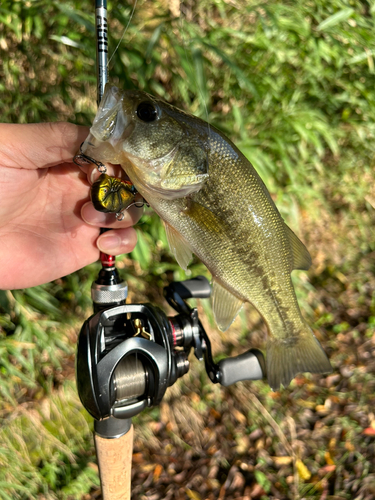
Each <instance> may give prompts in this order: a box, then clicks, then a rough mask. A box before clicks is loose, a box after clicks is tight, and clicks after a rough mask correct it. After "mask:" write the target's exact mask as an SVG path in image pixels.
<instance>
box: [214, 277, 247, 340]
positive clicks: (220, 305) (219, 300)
mask: <svg viewBox="0 0 375 500" xmlns="http://www.w3.org/2000/svg"><path fill="white" fill-rule="evenodd" d="M212 288H213V292H212V310H213V313H214V318H215V321H216V324H217V326H218V327H219V329H220V330H221V331H222V332H225V330H227V329H228V328H229V327H230V325H231V324H232V323H233V321H234V319H235V317H236V316H237V314H238V313H239V311H240V309H241V307H242V304H243V302H244V301H243V300H241V299H239V298H237V297H235V296H234V295H233V294H232V293H230V292H228V290H227V289H226V288H224V287H222V286H221V285H219V283H218V282H217V281H215V280H214V281H213V284H212Z"/></svg>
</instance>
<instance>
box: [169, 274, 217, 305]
mask: <svg viewBox="0 0 375 500" xmlns="http://www.w3.org/2000/svg"><path fill="white" fill-rule="evenodd" d="M173 293H177V294H178V295H179V296H180V297H181V299H183V300H185V299H208V298H209V297H210V296H211V286H210V283H209V281H208V279H207V278H205V277H204V276H197V277H196V278H193V279H191V280H186V281H176V282H173V283H170V284H169V285H168V286H167V287H166V288H165V289H164V294H165V295H168V294H171V295H172V294H173Z"/></svg>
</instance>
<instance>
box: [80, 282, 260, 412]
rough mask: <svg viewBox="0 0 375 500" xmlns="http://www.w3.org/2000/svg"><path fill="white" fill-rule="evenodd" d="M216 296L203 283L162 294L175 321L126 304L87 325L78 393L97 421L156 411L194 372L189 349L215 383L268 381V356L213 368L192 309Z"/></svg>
mask: <svg viewBox="0 0 375 500" xmlns="http://www.w3.org/2000/svg"><path fill="white" fill-rule="evenodd" d="M210 295H211V287H210V284H209V282H208V281H207V279H206V278H204V277H203V276H198V277H197V278H194V279H191V280H188V281H181V282H173V283H171V284H170V285H169V286H167V287H166V288H164V296H165V298H166V300H167V301H168V303H169V304H170V305H171V306H172V307H173V308H174V309H175V311H176V312H177V313H178V314H177V315H176V316H173V317H167V316H166V314H165V313H164V312H163V311H162V310H161V309H160V308H158V307H156V306H153V305H151V304H128V305H116V306H115V307H108V308H106V309H105V308H104V309H102V310H100V311H99V312H97V313H95V314H94V315H93V316H91V317H90V318H89V319H88V320H86V321H85V323H84V324H83V326H82V329H81V332H80V336H79V341H78V354H77V388H78V393H79V396H80V399H81V401H82V404H83V405H84V406H85V408H86V409H87V411H88V412H89V413H90V414H91V415H92V416H93V417H94V418H95V419H96V420H103V419H106V418H107V417H110V416H112V417H115V418H116V419H130V418H131V417H133V416H134V415H137V414H138V413H139V412H141V411H142V410H143V409H144V408H146V407H150V406H155V405H158V404H159V403H160V401H161V400H162V398H163V396H164V394H165V391H166V390H167V388H168V387H170V386H171V385H173V384H174V383H175V382H176V380H177V379H178V378H180V377H182V376H183V375H184V374H185V373H187V372H188V370H189V360H188V355H189V353H190V351H191V349H194V353H195V356H196V357H197V358H198V360H202V359H204V362H205V367H206V371H207V374H208V376H209V378H210V380H211V381H212V382H213V383H220V384H221V385H223V386H228V385H231V384H234V383H235V382H239V381H240V380H258V379H261V378H263V377H264V375H265V363H264V357H263V354H262V353H261V352H260V351H259V350H257V349H250V350H249V351H247V352H245V353H244V354H241V355H239V356H237V357H235V358H227V359H224V360H221V361H220V362H219V363H214V361H213V359H212V353H211V344H210V340H209V338H208V336H207V333H206V332H205V330H204V328H203V326H202V324H201V322H200V321H199V318H198V311H197V309H195V308H191V307H190V306H189V305H188V304H187V302H186V299H189V298H208V297H209V296H210Z"/></svg>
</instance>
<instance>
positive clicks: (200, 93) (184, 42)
mask: <svg viewBox="0 0 375 500" xmlns="http://www.w3.org/2000/svg"><path fill="white" fill-rule="evenodd" d="M181 6H184V2H183V1H182V2H181ZM180 12H181V15H180V19H179V23H180V33H181V38H182V45H183V49H184V52H185V56H186V61H187V63H188V66H189V67H190V70H192V72H194V68H193V66H192V63H191V61H190V59H189V56H188V52H187V41H186V39H185V30H184V25H183V19H182V16H183V11H182V9H181V8H180ZM197 88H198V94H199V95H200V98H201V101H202V102H203V106H204V109H205V111H206V118H207V127H208V137H209V138H211V127H210V122H209V117H208V108H207V104H206V101H205V100H204V95H203V92H202V89H201V85H200V83H198V81H197Z"/></svg>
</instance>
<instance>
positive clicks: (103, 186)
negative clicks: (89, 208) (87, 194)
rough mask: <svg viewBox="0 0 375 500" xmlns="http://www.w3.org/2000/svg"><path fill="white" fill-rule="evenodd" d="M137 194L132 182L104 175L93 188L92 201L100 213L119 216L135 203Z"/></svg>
mask: <svg viewBox="0 0 375 500" xmlns="http://www.w3.org/2000/svg"><path fill="white" fill-rule="evenodd" d="M136 193H137V191H136V189H135V187H134V186H133V184H132V183H131V182H130V181H124V180H122V179H119V178H118V177H110V176H109V175H107V174H102V175H101V176H100V177H99V178H98V180H97V181H95V182H94V183H93V185H92V187H91V201H92V203H93V205H94V207H95V209H96V210H98V211H99V212H112V213H117V214H119V213H121V212H122V211H123V210H126V209H127V208H128V207H129V206H130V205H131V204H132V203H134V199H135V195H136Z"/></svg>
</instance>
